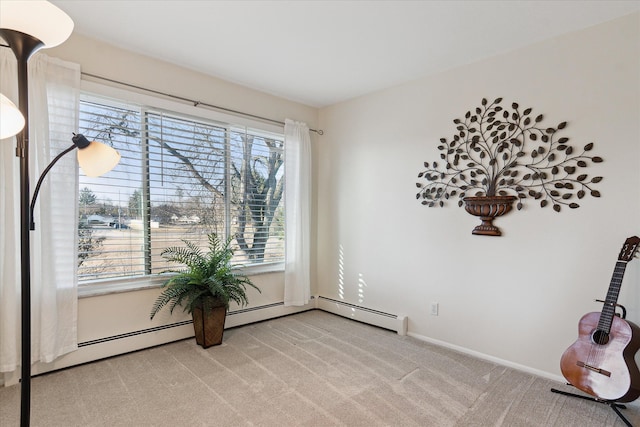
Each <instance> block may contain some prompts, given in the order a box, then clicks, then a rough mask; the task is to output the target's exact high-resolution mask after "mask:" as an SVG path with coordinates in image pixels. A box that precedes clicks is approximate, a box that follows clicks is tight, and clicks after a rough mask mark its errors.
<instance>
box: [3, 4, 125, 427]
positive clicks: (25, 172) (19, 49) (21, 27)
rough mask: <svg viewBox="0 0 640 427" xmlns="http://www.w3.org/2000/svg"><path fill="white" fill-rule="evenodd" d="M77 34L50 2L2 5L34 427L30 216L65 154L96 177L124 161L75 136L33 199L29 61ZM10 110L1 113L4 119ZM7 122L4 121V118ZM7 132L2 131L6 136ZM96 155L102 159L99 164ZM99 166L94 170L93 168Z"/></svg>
mask: <svg viewBox="0 0 640 427" xmlns="http://www.w3.org/2000/svg"><path fill="white" fill-rule="evenodd" d="M72 31H73V21H72V20H71V18H70V17H69V16H68V15H67V14H66V13H64V12H63V11H62V10H60V9H59V8H57V7H56V6H54V5H52V4H51V3H49V2H47V1H2V2H0V37H2V38H3V39H4V40H5V42H7V44H8V45H9V47H10V48H11V50H12V51H13V53H14V55H15V56H16V59H17V63H18V107H19V110H20V112H21V115H22V117H23V119H24V127H23V129H22V131H19V133H18V134H17V148H16V156H17V157H19V159H20V272H21V273H20V274H21V283H20V285H21V286H20V292H21V293H20V295H21V351H22V354H21V385H20V425H21V426H22V427H27V426H29V424H30V404H31V259H30V234H29V233H30V230H32V229H33V226H34V224H33V218H32V211H33V206H34V205H35V201H36V198H37V196H38V193H37V192H38V190H39V188H40V185H41V184H42V180H43V179H44V177H45V175H46V174H47V172H49V170H50V169H51V167H52V166H53V165H54V164H55V163H56V162H57V161H58V160H59V159H60V158H61V157H62V156H63V155H65V154H67V153H68V152H70V151H71V150H73V149H74V148H78V149H79V151H78V160H79V162H81V167H83V171H84V172H85V173H86V174H87V175H90V176H97V175H101V174H103V173H106V172H107V171H109V170H111V169H112V168H113V167H115V165H116V164H117V163H118V161H119V160H120V155H119V154H118V153H117V151H115V150H114V149H113V148H111V147H108V146H106V145H104V144H100V143H97V142H89V141H88V140H87V139H86V138H85V137H84V136H82V135H75V136H74V137H73V138H72V140H73V145H72V146H71V147H69V148H68V149H67V150H65V151H64V152H62V153H61V154H60V155H58V156H57V157H56V158H55V159H54V160H53V161H52V162H51V164H49V166H47V168H46V169H45V170H44V172H43V174H42V176H41V177H40V179H39V181H38V184H37V186H36V192H35V193H34V195H33V198H32V197H31V193H30V189H29V94H28V77H27V62H28V61H29V58H30V57H31V55H33V54H34V53H35V52H36V51H38V50H39V49H41V48H48V47H54V46H57V45H59V44H61V43H63V42H64V41H65V40H66V39H67V38H68V37H69V36H70V35H71V32H72ZM5 110H6V111H7V114H9V112H10V111H11V108H10V106H9V107H7V108H3V109H2V114H3V116H4V115H5ZM2 120H3V121H4V120H5V118H4V117H3V119H2ZM3 133H4V132H3ZM96 155H97V156H98V159H97V160H96ZM93 167H95V169H94V168H93Z"/></svg>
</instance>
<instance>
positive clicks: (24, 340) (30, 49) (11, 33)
mask: <svg viewBox="0 0 640 427" xmlns="http://www.w3.org/2000/svg"><path fill="white" fill-rule="evenodd" d="M0 36H1V37H2V38H3V39H4V40H5V41H6V42H7V43H8V44H9V47H10V48H11V50H12V51H13V53H14V55H15V56H16V59H17V60H18V100H19V101H18V108H19V109H20V112H21V113H22V115H23V116H24V128H23V129H22V131H21V132H20V133H18V135H17V140H18V144H17V148H16V156H17V157H19V158H20V268H21V270H20V271H21V286H20V290H21V318H22V320H21V322H22V324H21V325H22V326H21V339H20V342H21V351H22V354H21V358H22V359H21V360H22V364H21V385H20V426H21V427H28V426H29V424H30V415H31V411H30V406H31V405H30V404H31V256H30V251H31V243H30V242H31V240H30V235H29V222H30V218H29V204H30V191H29V88H28V77H27V62H28V61H29V58H30V57H31V55H33V54H34V53H35V52H36V51H37V50H38V49H40V48H41V47H42V46H43V43H42V42H41V41H40V40H38V39H36V38H35V37H32V36H30V35H28V34H25V33H22V32H20V31H15V30H9V29H4V28H2V29H0Z"/></svg>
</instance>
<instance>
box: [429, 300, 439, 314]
mask: <svg viewBox="0 0 640 427" xmlns="http://www.w3.org/2000/svg"><path fill="white" fill-rule="evenodd" d="M431 315H432V316H437V315H438V303H437V302H432V303H431Z"/></svg>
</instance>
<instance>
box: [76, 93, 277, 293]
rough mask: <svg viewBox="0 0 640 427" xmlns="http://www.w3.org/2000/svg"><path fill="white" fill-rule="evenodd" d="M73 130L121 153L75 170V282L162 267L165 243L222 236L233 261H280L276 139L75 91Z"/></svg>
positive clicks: (204, 240) (204, 241)
mask: <svg viewBox="0 0 640 427" xmlns="http://www.w3.org/2000/svg"><path fill="white" fill-rule="evenodd" d="M80 132H81V133H82V134H84V135H85V136H86V137H87V138H88V139H90V140H96V141H100V142H104V143H106V144H108V145H111V146H113V147H114V148H116V149H117V150H118V151H119V152H120V154H121V155H122V159H121V161H120V164H119V165H118V166H117V167H116V168H115V169H114V170H112V171H111V172H109V173H108V174H106V175H105V176H103V177H99V178H90V177H87V176H84V174H82V173H80V180H79V182H80V184H79V188H78V191H79V225H78V234H79V239H78V241H79V251H78V278H79V281H80V282H81V283H82V282H89V281H95V280H97V279H107V278H117V277H132V276H144V275H150V274H155V273H160V272H162V271H164V270H166V269H167V268H172V267H175V266H170V265H167V264H166V262H165V260H164V259H163V258H162V256H161V252H162V250H163V249H164V248H166V247H169V246H182V245H183V243H182V242H181V240H182V239H187V240H190V241H194V242H196V243H198V244H200V245H201V246H202V247H203V248H206V246H207V234H209V233H212V232H214V233H217V234H218V235H219V236H221V237H223V238H227V237H229V236H231V237H232V238H233V240H232V242H233V247H234V248H235V254H234V260H233V262H234V264H242V265H255V264H266V263H274V262H281V261H283V260H284V200H283V194H284V193H283V191H284V164H283V162H284V154H283V136H282V135H281V134H273V133H268V132H264V131H258V130H252V129H247V128H243V127H239V126H234V125H232V124H224V123H216V122H214V121H208V120H204V119H201V118H194V117H189V116H186V115H183V114H178V113H172V112H167V111H163V110H157V109H151V108H146V107H145V108H139V107H132V106H131V105H126V104H119V103H117V102H112V101H107V100H104V99H98V98H93V97H90V96H84V97H83V99H82V101H81V103H80Z"/></svg>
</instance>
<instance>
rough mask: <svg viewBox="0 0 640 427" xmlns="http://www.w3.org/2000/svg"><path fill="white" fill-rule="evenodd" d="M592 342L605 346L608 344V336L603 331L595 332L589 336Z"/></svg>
mask: <svg viewBox="0 0 640 427" xmlns="http://www.w3.org/2000/svg"><path fill="white" fill-rule="evenodd" d="M591 338H592V339H593V342H594V343H596V344H600V345H605V344H606V343H608V342H609V334H608V333H606V332H605V331H601V330H597V331H595V332H594V333H593V335H592V336H591Z"/></svg>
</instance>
